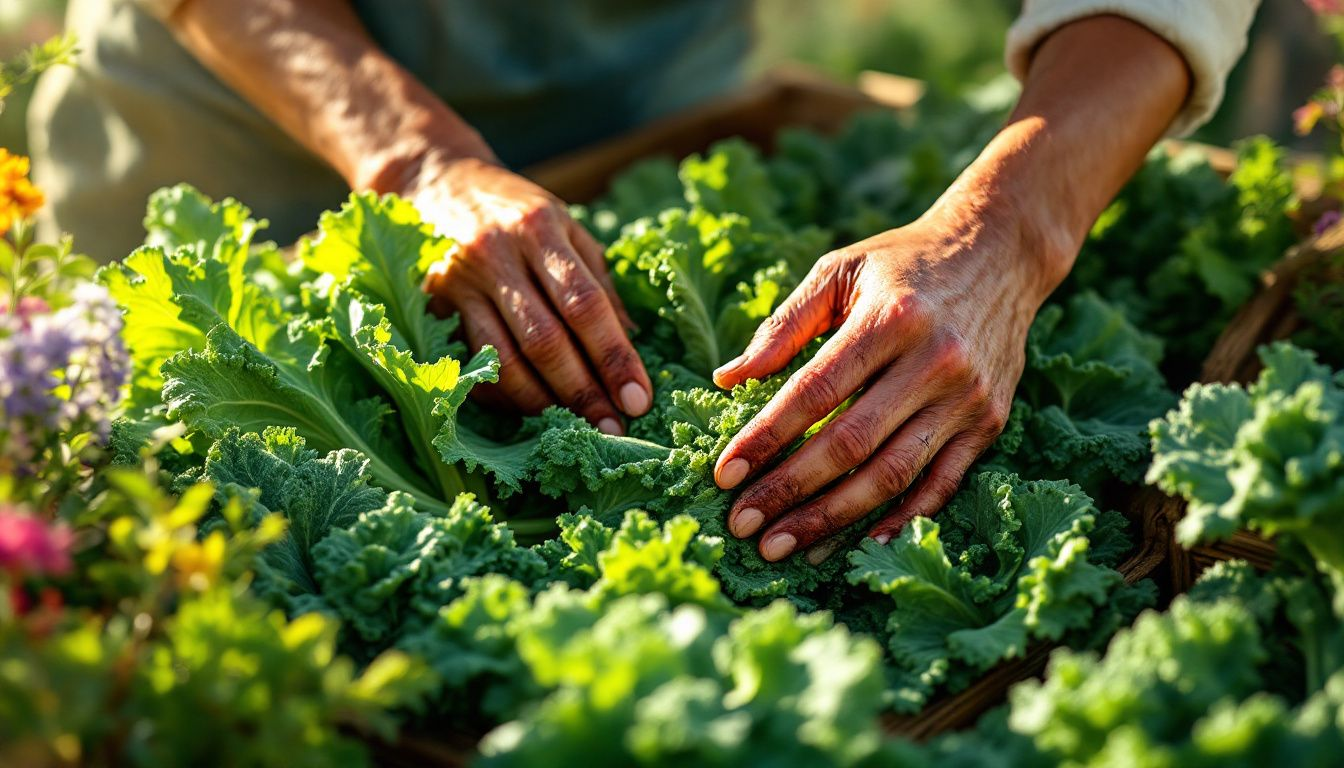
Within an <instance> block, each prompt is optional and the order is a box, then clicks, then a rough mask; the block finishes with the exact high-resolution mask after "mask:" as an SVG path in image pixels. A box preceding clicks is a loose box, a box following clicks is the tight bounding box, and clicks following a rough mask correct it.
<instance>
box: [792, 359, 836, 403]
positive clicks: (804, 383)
mask: <svg viewBox="0 0 1344 768" xmlns="http://www.w3.org/2000/svg"><path fill="white" fill-rule="evenodd" d="M798 392H799V393H800V394H801V395H802V396H803V400H804V404H805V406H806V407H807V408H809V409H810V410H812V411H821V410H826V411H829V410H830V409H831V408H834V407H835V406H836V405H837V404H838V403H839V402H840V401H841V400H843V399H844V397H843V396H842V395H841V393H840V389H839V387H838V386H837V385H836V383H835V376H834V375H832V374H830V373H829V372H827V371H822V370H817V369H804V370H802V371H800V372H799V373H798Z"/></svg>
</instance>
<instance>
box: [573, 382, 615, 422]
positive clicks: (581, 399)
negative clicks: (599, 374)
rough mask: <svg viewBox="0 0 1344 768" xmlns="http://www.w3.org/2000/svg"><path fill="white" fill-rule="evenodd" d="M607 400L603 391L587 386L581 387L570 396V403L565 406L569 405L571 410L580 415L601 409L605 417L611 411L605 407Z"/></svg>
mask: <svg viewBox="0 0 1344 768" xmlns="http://www.w3.org/2000/svg"><path fill="white" fill-rule="evenodd" d="M606 400H607V398H606V395H604V394H602V391H601V390H599V389H597V388H596V387H591V386H586V387H580V388H579V389H578V390H577V391H575V392H574V393H573V394H572V395H570V397H569V399H568V402H566V403H565V405H568V406H569V407H570V409H572V410H573V411H574V412H576V413H580V414H586V413H591V412H593V411H595V410H598V409H601V410H602V411H603V415H607V414H606V411H609V410H610V409H609V408H606V407H605V406H606Z"/></svg>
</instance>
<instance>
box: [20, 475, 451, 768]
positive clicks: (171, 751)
mask: <svg viewBox="0 0 1344 768" xmlns="http://www.w3.org/2000/svg"><path fill="white" fill-rule="evenodd" d="M104 479H105V488H104V490H102V491H101V492H100V493H98V494H97V495H96V496H94V497H92V498H91V499H89V500H88V501H87V503H84V504H79V505H75V504H70V505H68V506H70V510H69V514H70V515H71V516H72V519H73V521H74V523H75V524H76V525H77V526H78V536H77V537H76V540H77V541H81V542H83V544H81V545H80V547H81V548H80V549H79V551H77V552H76V553H75V557H76V572H75V573H74V574H71V575H70V576H68V577H66V578H65V579H61V580H57V581H55V582H53V583H49V584H48V585H47V586H46V587H45V590H46V594H47V595H48V597H46V598H44V601H43V607H42V608H41V609H39V610H36V611H32V612H29V613H27V614H21V615H18V616H13V615H8V616H5V617H4V618H3V620H0V659H3V663H0V762H4V763H5V764H7V765H10V764H12V765H25V766H29V765H31V766H43V765H52V766H55V765H72V764H116V765H132V766H140V765H143V766H158V765H237V766H244V765H274V764H280V763H285V764H293V765H300V766H325V765H332V764H340V765H363V764H365V763H366V755H365V752H364V749H363V747H362V745H360V743H359V742H358V741H356V740H354V739H353V738H351V737H350V736H349V735H347V734H346V733H344V732H343V730H342V728H346V727H353V728H356V729H359V730H361V731H372V732H375V733H379V734H382V735H383V736H384V737H390V736H391V735H392V734H394V733H395V730H396V727H397V721H396V719H395V718H394V716H393V715H392V714H391V713H392V712H393V711H395V710H398V709H403V708H407V707H411V708H413V707H416V706H418V703H419V702H420V700H421V699H422V698H423V696H424V695H425V693H426V692H427V690H428V689H429V687H430V686H432V685H434V677H433V674H432V673H431V671H430V670H429V669H428V668H427V667H426V666H425V665H424V664H423V663H422V662H420V661H417V660H414V659H412V658H411V657H409V656H407V655H405V654H402V653H389V654H385V655H382V656H379V657H378V658H377V659H375V660H373V662H372V663H371V664H370V665H368V666H367V667H366V668H364V669H363V670H362V671H359V670H356V668H355V666H354V664H353V663H352V662H351V660H350V659H348V658H345V657H339V656H337V655H336V653H335V646H336V634H337V625H336V623H335V622H333V621H331V620H329V619H328V618H326V617H323V616H320V615H317V614H310V615H307V616H303V617H300V618H298V619H296V620H293V621H289V620H286V619H285V618H284V616H283V615H282V614H280V613H279V612H277V611H275V610H274V609H272V608H271V607H270V606H268V605H267V604H266V603H265V602H264V601H262V600H260V599H258V598H257V597H254V596H252V595H251V594H249V593H247V592H246V591H244V589H243V587H245V586H246V584H247V581H248V578H249V571H248V569H249V567H250V565H251V563H252V562H253V560H254V558H255V556H256V553H257V552H258V551H259V550H261V549H262V548H264V547H266V546H268V545H273V544H272V542H274V541H275V539H276V538H277V537H278V536H280V535H281V533H282V531H283V527H284V526H283V523H282V522H281V521H280V519H279V518H277V517H267V518H265V519H264V520H262V521H261V522H260V523H259V524H258V525H257V526H256V527H255V529H252V528H249V527H248V526H246V525H245V524H244V522H243V517H244V514H245V512H244V510H243V509H242V508H241V506H239V505H237V504H229V505H226V506H225V507H224V509H223V511H222V513H221V519H222V521H223V523H224V524H225V525H227V526H228V527H229V529H230V532H231V533H230V535H228V536H226V535H225V534H224V532H223V531H222V530H216V531H215V532H213V533H211V534H208V535H205V536H204V537H203V538H198V536H197V531H196V528H195V522H196V521H197V520H198V519H199V518H200V517H201V516H202V515H203V514H204V513H205V511H206V509H207V506H208V504H209V502H210V499H211V497H212V495H213V490H212V488H211V487H210V486H208V485H198V486H192V487H190V488H188V489H187V490H186V491H185V492H184V493H183V494H182V496H181V499H180V501H175V500H174V499H172V498H170V497H168V496H167V495H166V494H164V493H163V492H162V491H160V490H159V489H158V488H156V487H155V485H154V484H153V482H152V481H151V480H150V479H149V478H148V477H147V476H146V475H145V474H142V473H139V472H136V471H133V470H129V469H118V470H114V471H110V472H109V473H107V474H106V475H105V478H104ZM72 501H73V500H72ZM62 596H63V597H62ZM67 600H68V601H69V605H68V607H64V606H62V605H61V603H62V602H65V601H67ZM205 724H208V727H203V725H205Z"/></svg>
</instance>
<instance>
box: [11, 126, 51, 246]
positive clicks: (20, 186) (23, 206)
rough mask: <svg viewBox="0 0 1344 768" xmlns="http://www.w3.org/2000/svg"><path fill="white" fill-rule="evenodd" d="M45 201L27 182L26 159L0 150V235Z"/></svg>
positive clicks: (35, 188)
mask: <svg viewBox="0 0 1344 768" xmlns="http://www.w3.org/2000/svg"><path fill="white" fill-rule="evenodd" d="M45 201H46V200H45V198H44V197H43V196H42V190H40V189H38V188H37V187H35V186H33V183H32V182H31V181H29V180H28V158H26V157H24V156H23V155H11V154H10V153H9V150H6V149H3V148H0V235H3V234H4V233H6V232H8V231H9V228H10V227H12V226H14V222H16V221H18V220H20V219H25V218H27V217H29V216H32V215H33V213H34V212H36V211H37V209H38V208H41V207H42V203H44V202H45Z"/></svg>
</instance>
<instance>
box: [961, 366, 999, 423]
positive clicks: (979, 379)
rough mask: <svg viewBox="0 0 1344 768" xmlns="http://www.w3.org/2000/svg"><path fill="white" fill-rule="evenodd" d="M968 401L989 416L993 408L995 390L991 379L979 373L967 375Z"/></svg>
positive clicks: (974, 372) (973, 372)
mask: <svg viewBox="0 0 1344 768" xmlns="http://www.w3.org/2000/svg"><path fill="white" fill-rule="evenodd" d="M966 377H967V381H966V399H967V400H968V401H969V402H970V403H971V405H973V406H975V407H976V408H978V409H980V410H981V411H983V412H984V413H986V414H988V413H989V411H990V410H991V408H992V407H993V395H994V392H993V388H992V387H991V386H990V383H989V377H988V376H985V375H984V374H983V373H981V372H979V371H971V372H969V373H968V374H966Z"/></svg>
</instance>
